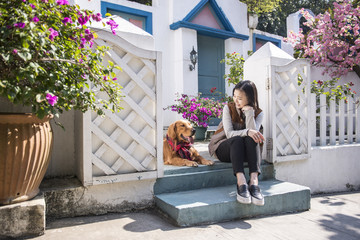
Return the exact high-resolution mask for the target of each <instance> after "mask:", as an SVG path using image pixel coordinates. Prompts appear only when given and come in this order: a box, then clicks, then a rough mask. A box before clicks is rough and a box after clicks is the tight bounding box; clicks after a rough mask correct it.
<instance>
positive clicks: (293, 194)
mask: <svg viewBox="0 0 360 240" xmlns="http://www.w3.org/2000/svg"><path fill="white" fill-rule="evenodd" d="M259 186H260V188H261V191H262V193H263V195H264V197H265V205H264V206H255V205H253V204H248V205H247V204H240V203H238V202H237V201H236V185H235V184H232V185H227V186H221V187H214V188H203V189H198V190H191V191H183V192H175V193H164V194H157V195H156V196H155V204H156V206H157V207H158V208H159V209H160V210H161V211H162V212H163V213H164V214H165V215H167V216H168V217H170V219H172V220H173V221H174V223H175V224H176V225H178V226H193V225H199V224H205V223H206V224H207V223H215V222H223V221H228V220H233V219H239V218H250V217H256V216H260V215H271V214H279V213H288V212H298V211H305V210H308V209H310V189H309V188H308V187H304V186H300V185H297V184H292V183H288V182H282V181H278V180H267V181H261V182H260V184H259Z"/></svg>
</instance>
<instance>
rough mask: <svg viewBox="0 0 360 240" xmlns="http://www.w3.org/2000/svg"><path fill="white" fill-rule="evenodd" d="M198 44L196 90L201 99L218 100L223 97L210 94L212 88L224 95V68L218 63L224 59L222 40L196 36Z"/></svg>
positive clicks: (214, 122) (216, 122)
mask: <svg viewBox="0 0 360 240" xmlns="http://www.w3.org/2000/svg"><path fill="white" fill-rule="evenodd" d="M197 42H198V62H199V63H198V64H199V66H198V71H199V77H198V79H199V80H198V81H199V82H198V88H199V92H201V93H202V96H203V97H210V98H211V97H214V98H216V99H220V98H222V97H223V96H220V95H219V94H215V93H211V92H210V90H211V89H212V88H214V87H215V88H216V91H217V92H221V93H223V94H224V93H225V80H224V72H225V66H224V64H223V63H220V61H221V60H222V59H223V58H224V57H225V53H224V40H223V39H220V38H213V37H208V36H203V35H198V36H197ZM219 122H220V120H215V121H211V122H210V125H217V124H218V123H219Z"/></svg>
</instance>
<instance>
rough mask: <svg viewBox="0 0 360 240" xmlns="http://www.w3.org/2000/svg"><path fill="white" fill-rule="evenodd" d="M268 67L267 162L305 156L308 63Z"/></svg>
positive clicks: (308, 144) (306, 155) (307, 149)
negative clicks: (268, 130) (268, 133)
mask: <svg viewBox="0 0 360 240" xmlns="http://www.w3.org/2000/svg"><path fill="white" fill-rule="evenodd" d="M270 69H271V71H270V78H269V81H270V82H269V89H268V90H269V91H270V101H269V110H270V122H271V127H270V136H271V138H270V141H269V142H268V151H272V154H268V156H270V157H271V159H270V161H271V162H274V163H275V162H283V161H292V160H301V159H307V158H309V153H310V149H311V141H310V127H309V124H310V121H309V120H310V117H309V113H310V66H309V63H308V62H307V61H306V60H303V59H300V60H294V61H292V62H290V63H289V64H287V65H285V66H271V67H270Z"/></svg>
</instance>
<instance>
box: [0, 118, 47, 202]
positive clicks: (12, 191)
mask: <svg viewBox="0 0 360 240" xmlns="http://www.w3.org/2000/svg"><path fill="white" fill-rule="evenodd" d="M50 119H51V117H50V116H48V117H45V118H43V119H39V118H38V117H36V116H35V115H33V114H13V113H11V114H4V113H0V205H1V204H12V203H17V202H22V201H26V200H29V199H31V198H33V197H35V196H36V195H37V194H38V193H39V185H40V183H41V181H42V179H43V178H44V175H45V172H46V169H47V167H48V165H49V161H50V155H51V149H52V145H53V132H52V129H51V126H50V122H49V120H50Z"/></svg>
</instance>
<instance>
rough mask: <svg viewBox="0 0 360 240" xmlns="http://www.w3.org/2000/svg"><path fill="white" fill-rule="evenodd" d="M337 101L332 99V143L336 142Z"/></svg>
mask: <svg viewBox="0 0 360 240" xmlns="http://www.w3.org/2000/svg"><path fill="white" fill-rule="evenodd" d="M336 116H337V114H336V102H335V101H330V129H329V130H330V145H335V144H336Z"/></svg>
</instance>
